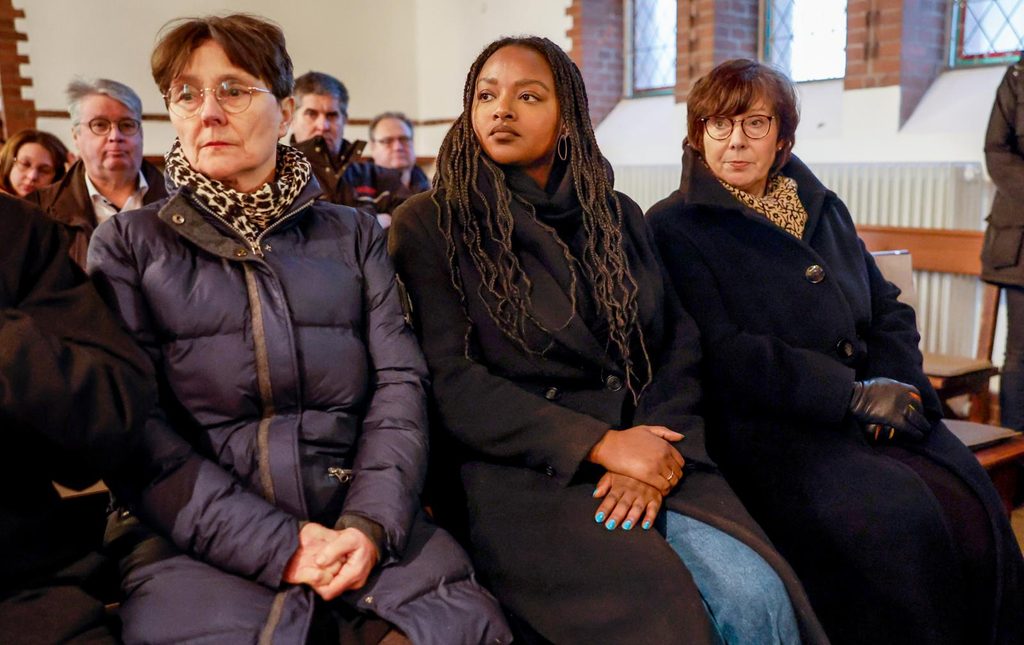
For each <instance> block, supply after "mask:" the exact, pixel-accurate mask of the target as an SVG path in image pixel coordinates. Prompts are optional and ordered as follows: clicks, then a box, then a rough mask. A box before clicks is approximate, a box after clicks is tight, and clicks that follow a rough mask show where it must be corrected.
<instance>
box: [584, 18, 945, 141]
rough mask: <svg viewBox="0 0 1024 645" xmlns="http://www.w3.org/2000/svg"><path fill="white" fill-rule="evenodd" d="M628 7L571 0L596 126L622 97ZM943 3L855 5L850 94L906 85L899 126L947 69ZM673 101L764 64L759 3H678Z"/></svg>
mask: <svg viewBox="0 0 1024 645" xmlns="http://www.w3.org/2000/svg"><path fill="white" fill-rule="evenodd" d="M623 4H625V3H623V2H622V1H621V0H573V2H572V5H571V6H570V8H569V9H568V13H569V15H570V16H571V17H572V18H573V26H572V28H571V29H570V31H569V36H570V37H571V38H572V43H573V47H572V52H571V56H572V57H573V60H575V61H576V64H577V65H579V66H580V69H581V70H582V72H583V78H584V80H585V81H586V83H587V91H588V93H589V95H590V112H591V118H593V119H594V123H595V125H596V124H597V123H599V122H600V121H601V119H603V118H604V117H605V116H606V115H607V114H608V112H609V111H611V109H612V108H613V107H614V106H615V103H617V102H618V101H619V99H621V98H622V85H623V69H622V68H623V60H624V57H623V38H624V37H623V15H622V11H623ZM947 4H948V3H947V2H945V0H849V2H848V4H847V43H846V77H845V80H844V86H845V88H846V89H848V90H856V89H864V88H870V87H888V86H893V85H898V86H899V87H900V125H903V124H904V123H905V122H906V120H907V119H908V118H910V115H911V114H913V111H914V108H916V107H917V104H918V103H920V101H921V98H922V97H923V96H924V94H925V92H926V91H927V90H928V87H929V86H931V84H932V82H933V81H934V80H935V78H936V77H938V75H939V73H941V71H942V70H943V68H944V66H945V56H946V22H947V12H948V10H949V9H948V7H947ZM677 12H678V14H677V18H678V20H677V30H676V47H677V52H678V53H677V56H676V86H675V92H674V95H675V99H676V101H677V102H681V101H685V100H686V96H687V94H688V93H689V91H690V88H691V87H692V86H693V83H694V81H696V80H697V79H698V78H700V77H701V76H703V75H704V74H706V73H707V72H709V71H710V70H711V68H713V67H714V66H715V65H717V64H718V63H721V62H722V61H724V60H727V59H729V58H737V57H745V58H755V59H756V58H758V57H759V56H758V53H759V52H758V44H759V40H760V38H759V37H760V34H759V33H758V29H759V17H760V4H759V2H758V0H718V1H717V2H716V1H715V0H678V1H677Z"/></svg>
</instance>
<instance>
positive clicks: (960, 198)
mask: <svg viewBox="0 0 1024 645" xmlns="http://www.w3.org/2000/svg"><path fill="white" fill-rule="evenodd" d="M811 169H812V170H813V171H814V173H815V174H816V175H817V176H818V178H819V179H821V181H822V183H823V184H825V186H827V187H828V188H830V189H831V190H833V191H834V192H835V193H836V194H837V195H839V197H840V199H842V200H843V201H844V202H845V203H846V205H847V206H848V207H849V209H850V213H851V214H852V216H853V219H854V222H856V223H858V224H877V225H885V226H912V227H920V228H959V229H975V230H980V229H982V228H983V227H984V218H985V215H986V214H987V213H988V208H989V205H990V204H991V197H992V193H993V190H992V186H991V183H990V182H989V181H988V180H987V179H986V177H985V174H984V172H983V171H982V167H981V164H979V163H899V164H889V163H885V164H878V163H871V164H869V163H863V164H847V163H842V164H834V163H832V164H811ZM679 173H680V168H679V166H664V165H663V166H619V167H618V168H616V169H615V187H616V188H617V189H618V190H620V191H622V192H623V193H625V194H627V195H629V196H630V197H632V198H633V199H634V200H635V201H636V202H637V203H638V204H639V205H640V206H641V207H642V208H644V209H645V210H646V209H647V208H649V207H650V206H652V205H653V204H654V203H655V202H657V201H658V200H660V199H662V198H664V197H666V196H668V194H669V193H671V192H672V191H673V190H675V189H676V188H678V186H679ZM914 278H915V284H916V286H917V292H918V326H919V327H920V330H921V346H922V349H924V350H925V351H929V352H943V353H949V354H959V355H964V356H973V355H974V350H975V347H976V343H977V341H976V339H977V329H976V327H977V322H978V314H979V308H980V306H981V289H980V288H979V284H978V281H977V279H976V278H973V277H970V276H951V275H943V274H938V273H930V272H924V271H918V272H915V276H914ZM999 342H1000V341H999V340H997V343H999ZM998 350H999V346H998V345H997V355H996V356H994V357H993V358H995V359H996V362H997V363H998V362H1000V361H1001V352H999V351H998Z"/></svg>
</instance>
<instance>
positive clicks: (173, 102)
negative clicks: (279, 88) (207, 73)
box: [164, 81, 271, 119]
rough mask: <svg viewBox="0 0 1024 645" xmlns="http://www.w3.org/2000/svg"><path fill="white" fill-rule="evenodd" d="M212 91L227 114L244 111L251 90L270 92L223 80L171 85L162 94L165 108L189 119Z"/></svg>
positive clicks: (250, 95) (250, 102)
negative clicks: (213, 83) (211, 83)
mask: <svg viewBox="0 0 1024 645" xmlns="http://www.w3.org/2000/svg"><path fill="white" fill-rule="evenodd" d="M207 92H213V98H215V99H217V103H218V105H220V108H221V109H222V110H224V111H225V112H227V113H228V114H238V113H239V112H245V111H246V110H247V109H248V108H249V105H250V104H252V95H253V92H263V93H265V94H270V93H271V92H270V90H267V89H263V88H262V87H251V86H249V85H242V84H241V83H233V82H231V81H224V82H223V83H221V84H219V85H218V86H217V87H195V86H193V85H189V84H188V83H181V84H179V85H172V86H171V87H170V88H169V89H168V90H167V93H166V94H164V101H165V102H166V103H167V108H168V109H169V110H170V111H171V112H173V113H174V114H176V115H177V116H179V117H181V118H183V119H189V118H191V117H194V116H195V115H196V114H198V113H199V110H200V109H201V108H202V107H203V101H205V100H206V93H207Z"/></svg>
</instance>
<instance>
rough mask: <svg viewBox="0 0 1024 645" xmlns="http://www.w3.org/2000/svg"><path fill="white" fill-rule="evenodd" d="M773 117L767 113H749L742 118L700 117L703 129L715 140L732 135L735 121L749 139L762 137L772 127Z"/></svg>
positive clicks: (765, 135) (766, 134)
mask: <svg viewBox="0 0 1024 645" xmlns="http://www.w3.org/2000/svg"><path fill="white" fill-rule="evenodd" d="M774 120H775V117H773V116H769V115H767V114H751V115H750V116H745V117H743V118H742V119H732V118H729V117H727V116H720V115H714V116H706V117H703V118H701V121H703V122H704V131H705V132H707V133H708V136H709V137H711V138H712V139H714V140H716V141H722V140H723V139H728V138H729V136H730V135H732V129H733V127H735V125H736V124H737V123H739V124H740V129H742V130H743V134H745V135H747V138H749V139H764V138H765V137H767V136H768V132H770V131H771V129H772V121H774Z"/></svg>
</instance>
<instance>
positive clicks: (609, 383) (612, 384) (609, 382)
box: [604, 374, 622, 392]
mask: <svg viewBox="0 0 1024 645" xmlns="http://www.w3.org/2000/svg"><path fill="white" fill-rule="evenodd" d="M604 386H605V387H606V388H608V389H609V390H611V391H612V392H618V391H619V390H621V389H622V379H620V378H619V377H618V376H615V375H614V374H612V375H611V376H609V377H608V378H606V379H605V380H604Z"/></svg>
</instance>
